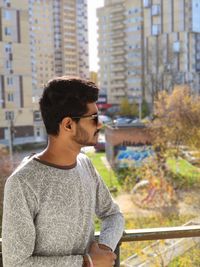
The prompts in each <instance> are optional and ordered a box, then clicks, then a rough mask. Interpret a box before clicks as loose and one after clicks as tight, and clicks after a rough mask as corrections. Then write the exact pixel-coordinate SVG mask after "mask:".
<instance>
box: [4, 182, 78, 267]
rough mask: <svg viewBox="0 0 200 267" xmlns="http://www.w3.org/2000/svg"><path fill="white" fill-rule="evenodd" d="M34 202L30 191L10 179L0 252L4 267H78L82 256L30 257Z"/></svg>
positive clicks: (33, 234) (33, 235)
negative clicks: (0, 251) (0, 250)
mask: <svg viewBox="0 0 200 267" xmlns="http://www.w3.org/2000/svg"><path fill="white" fill-rule="evenodd" d="M35 212H37V200H36V197H35V195H34V193H33V192H32V190H31V189H30V188H29V187H28V186H27V185H23V188H22V187H21V183H20V182H19V180H18V179H17V178H16V177H10V178H9V179H8V181H7V183H6V186H5V191H4V210H3V223H2V252H3V266H4V267H14V266H15V267H30V266H35V267H40V266H41V267H43V266H51V267H64V266H67V267H69V266H70V267H82V265H83V256H82V255H69V256H68V255H63V256H34V255H33V251H34V247H35V239H36V233H35V225H34V213H35Z"/></svg>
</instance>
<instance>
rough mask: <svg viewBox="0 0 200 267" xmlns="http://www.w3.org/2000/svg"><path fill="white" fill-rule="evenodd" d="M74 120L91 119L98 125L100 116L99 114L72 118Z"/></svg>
mask: <svg viewBox="0 0 200 267" xmlns="http://www.w3.org/2000/svg"><path fill="white" fill-rule="evenodd" d="M71 118H72V119H85V118H90V119H91V120H93V121H94V122H95V124H96V125H98V123H99V115H98V114H92V115H83V116H80V117H78V116H77V117H71Z"/></svg>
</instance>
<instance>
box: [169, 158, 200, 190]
mask: <svg viewBox="0 0 200 267" xmlns="http://www.w3.org/2000/svg"><path fill="white" fill-rule="evenodd" d="M167 165H168V166H169V168H170V169H171V170H172V171H173V172H174V173H175V174H179V175H180V176H181V177H182V180H185V184H186V185H189V186H192V185H195V184H198V183H199V182H200V168H197V167H195V166H193V165H192V164H190V163H189V162H188V161H187V160H185V159H182V158H179V159H178V160H176V159H175V158H169V159H168V160H167ZM183 178H184V179H183Z"/></svg>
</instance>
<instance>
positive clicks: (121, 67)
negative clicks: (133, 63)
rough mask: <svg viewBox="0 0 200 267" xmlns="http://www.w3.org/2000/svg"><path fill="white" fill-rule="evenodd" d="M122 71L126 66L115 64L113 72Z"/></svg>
mask: <svg viewBox="0 0 200 267" xmlns="http://www.w3.org/2000/svg"><path fill="white" fill-rule="evenodd" d="M121 71H125V66H123V65H121V64H120V65H116V66H113V67H112V69H111V72H121Z"/></svg>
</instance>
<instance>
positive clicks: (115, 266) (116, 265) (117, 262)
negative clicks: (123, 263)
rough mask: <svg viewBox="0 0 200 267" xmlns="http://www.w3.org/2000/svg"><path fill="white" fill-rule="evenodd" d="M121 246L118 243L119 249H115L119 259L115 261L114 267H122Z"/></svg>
mask: <svg viewBox="0 0 200 267" xmlns="http://www.w3.org/2000/svg"><path fill="white" fill-rule="evenodd" d="M120 245H121V243H118V244H117V247H116V249H115V254H116V255H117V259H116V261H115V265H114V267H119V266H120Z"/></svg>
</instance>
